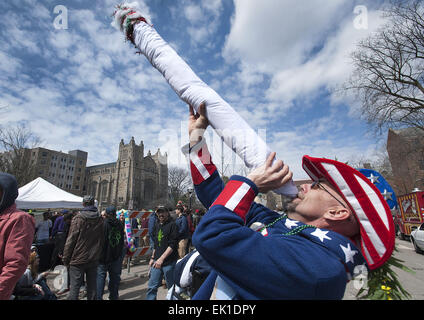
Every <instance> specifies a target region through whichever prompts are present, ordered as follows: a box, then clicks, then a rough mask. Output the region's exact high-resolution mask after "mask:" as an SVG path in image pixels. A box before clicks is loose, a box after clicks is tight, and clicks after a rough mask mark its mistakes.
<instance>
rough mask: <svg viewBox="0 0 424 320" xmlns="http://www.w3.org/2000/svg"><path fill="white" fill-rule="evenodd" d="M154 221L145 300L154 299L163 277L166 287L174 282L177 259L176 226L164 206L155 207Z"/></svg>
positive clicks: (169, 286)
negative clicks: (152, 245) (152, 247)
mask: <svg viewBox="0 0 424 320" xmlns="http://www.w3.org/2000/svg"><path fill="white" fill-rule="evenodd" d="M156 215H157V219H156V223H155V225H154V227H153V234H152V235H153V242H154V249H153V253H152V258H151V259H150V262H149V267H150V279H149V284H148V289H147V296H146V299H147V300H156V296H157V291H158V288H159V287H160V285H161V283H162V278H163V277H165V281H166V286H167V288H168V289H169V288H171V287H172V285H173V284H174V267H175V264H176V262H177V260H178V251H177V250H178V228H177V225H176V224H175V221H174V220H173V219H172V218H171V216H170V213H169V211H168V209H167V208H165V207H164V206H158V207H157V209H156Z"/></svg>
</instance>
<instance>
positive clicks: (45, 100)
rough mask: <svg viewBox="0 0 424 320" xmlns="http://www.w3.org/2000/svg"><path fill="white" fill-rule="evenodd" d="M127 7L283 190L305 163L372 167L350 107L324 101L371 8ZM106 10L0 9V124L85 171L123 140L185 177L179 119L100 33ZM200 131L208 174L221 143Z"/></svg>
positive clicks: (116, 36)
mask: <svg viewBox="0 0 424 320" xmlns="http://www.w3.org/2000/svg"><path fill="white" fill-rule="evenodd" d="M138 2H139V4H140V6H141V7H142V8H143V11H144V12H145V15H146V17H147V18H148V19H149V20H150V21H151V23H153V25H154V27H155V28H156V29H157V31H158V32H159V33H160V34H161V35H162V37H163V38H164V39H165V40H166V41H168V42H169V43H170V44H171V45H172V46H173V47H174V49H175V50H176V51H177V52H178V53H179V54H180V55H181V57H183V59H185V60H186V61H187V63H188V64H189V65H190V66H191V67H192V69H193V70H194V71H195V72H196V73H197V74H198V75H199V76H200V77H201V78H202V79H203V80H204V81H205V82H206V83H208V84H209V85H210V86H211V87H212V88H214V89H215V90H216V91H217V92H218V93H219V94H220V95H221V96H222V97H223V98H224V99H225V100H227V101H228V102H229V103H230V104H231V105H232V106H233V108H234V109H235V110H237V111H238V112H239V113H240V114H241V115H242V116H243V117H244V118H245V119H246V121H247V122H248V123H249V124H250V125H251V126H252V127H253V128H254V129H255V130H258V132H261V135H262V136H263V135H265V138H266V141H267V143H268V144H269V145H270V147H271V148H272V149H274V150H275V151H277V155H278V156H279V157H280V158H282V159H283V160H284V161H285V162H286V163H288V164H289V166H290V167H291V169H292V170H293V172H294V178H295V179H303V178H306V173H304V172H303V170H302V169H301V165H300V164H301V159H302V156H303V155H305V154H307V155H310V156H316V157H327V158H332V159H334V158H337V159H338V160H339V161H352V160H356V159H359V158H373V157H374V153H375V150H376V148H378V146H377V140H376V139H375V138H374V137H372V136H371V135H369V134H368V133H367V128H366V125H365V124H364V123H363V122H361V121H360V120H359V117H358V114H359V111H358V110H359V109H358V108H359V105H358V102H357V101H356V100H355V99H354V97H352V96H351V95H346V96H340V95H337V94H335V93H334V90H335V89H336V88H338V86H340V85H341V84H342V83H343V82H344V81H346V80H347V78H348V76H349V74H350V72H351V71H352V66H351V64H350V62H349V53H350V52H351V51H352V50H353V49H354V48H355V43H356V42H357V41H358V40H360V39H361V38H363V37H366V36H368V35H369V34H371V33H372V32H374V31H375V30H376V29H377V28H378V26H380V25H381V23H382V22H383V20H382V18H381V17H380V12H379V11H378V9H379V5H381V3H380V2H378V1H368V0H364V1H352V0H349V1H348V0H331V1H328V0H296V1H295V0H234V1H233V0H209V1H193V0H177V1H175V0H174V1H171V0H139V1H138ZM116 4H117V1H114V0H105V1H100V0H91V1H83V0H66V1H61V0H37V1H36V0H13V1H2V2H1V3H0V12H1V13H0V15H1V17H0V41H1V43H2V45H1V47H0V106H8V108H7V111H6V112H5V113H2V114H1V115H0V125H1V126H8V125H14V124H17V123H26V124H27V125H28V126H29V127H30V128H31V130H32V131H33V132H34V133H36V134H37V135H38V136H39V137H40V138H41V139H42V140H43V146H44V147H46V148H50V149H54V150H62V151H64V152H68V151H69V150H75V149H80V150H84V151H87V152H88V153H89V159H88V164H89V165H95V164H100V163H108V162H113V161H116V159H117V153H118V145H119V142H120V140H121V138H122V139H124V141H125V142H126V143H128V142H129V140H130V139H131V137H132V136H133V137H134V138H135V140H136V142H137V143H139V142H140V141H141V140H143V141H144V144H145V150H146V153H147V151H148V150H149V149H150V150H151V151H152V153H155V152H156V151H157V149H158V148H160V150H161V151H162V152H165V151H166V152H167V153H168V162H169V164H170V165H178V166H185V165H186V163H185V159H184V157H183V156H182V155H181V153H180V151H179V150H180V147H181V145H182V144H185V143H186V142H187V132H186V119H187V116H188V108H187V106H186V105H185V104H184V103H183V102H182V101H180V100H179V99H178V97H177V95H176V94H175V93H174V92H173V91H172V90H171V88H170V87H169V86H168V84H167V83H166V82H165V80H164V79H163V78H162V76H161V75H160V74H159V72H158V71H157V70H155V69H154V68H153V67H152V66H151V65H150V64H149V63H148V61H147V59H145V57H144V56H140V55H137V54H136V53H135V52H136V50H135V49H134V48H133V47H132V46H131V45H130V44H129V43H126V42H125V41H124V37H123V35H122V34H120V33H119V32H118V31H116V30H115V29H114V28H113V27H112V26H111V25H110V23H111V21H112V18H111V14H112V13H113V11H114V6H115V5H116ZM58 5H63V6H65V7H66V9H67V18H68V25H67V28H66V29H58V28H56V27H55V24H54V22H55V19H57V17H58V16H59V12H57V13H55V12H54V9H55V8H56V7H57V6H58ZM357 6H363V8H366V9H367V20H366V22H367V28H365V29H364V28H358V25H357V24H355V23H358V20H357V19H358V16H359V15H358V14H357V13H355V8H357ZM61 14H63V12H61ZM361 17H364V16H361ZM355 19H356V20H355ZM56 22H58V20H56ZM59 22H62V23H63V22H64V21H63V20H61V21H59ZM362 22H363V20H362ZM56 26H57V24H56ZM361 26H362V27H364V24H362V25H361ZM209 130H211V129H209ZM209 130H208V134H207V137H208V139H209V141H210V144H211V149H212V154H213V157H214V159H215V162H216V163H220V144H219V139H216V136H215V135H214V134H213V132H209ZM224 158H225V163H226V174H231V173H233V172H232V171H233V170H236V171H237V170H238V169H239V167H238V165H237V164H236V165H233V164H232V161H234V157H232V155H231V152H230V150H229V149H225V157H224ZM237 163H238V164H239V163H240V161H238V162H237Z"/></svg>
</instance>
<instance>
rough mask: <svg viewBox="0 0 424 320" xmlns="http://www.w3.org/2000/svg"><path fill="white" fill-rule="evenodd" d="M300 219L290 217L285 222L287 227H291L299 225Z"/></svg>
mask: <svg viewBox="0 0 424 320" xmlns="http://www.w3.org/2000/svg"><path fill="white" fill-rule="evenodd" d="M298 223H299V221H294V220H290V219H289V218H287V219H286V222H285V223H284V224H285V225H286V227H287V228H289V229H291V228H293V227H297V224H298Z"/></svg>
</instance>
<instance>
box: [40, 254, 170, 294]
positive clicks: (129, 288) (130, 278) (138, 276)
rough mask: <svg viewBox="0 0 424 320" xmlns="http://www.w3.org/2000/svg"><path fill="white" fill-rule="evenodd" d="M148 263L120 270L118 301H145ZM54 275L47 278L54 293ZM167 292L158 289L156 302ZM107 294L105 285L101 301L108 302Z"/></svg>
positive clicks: (145, 261) (144, 261)
mask: <svg viewBox="0 0 424 320" xmlns="http://www.w3.org/2000/svg"><path fill="white" fill-rule="evenodd" d="M148 270H149V268H148V261H147V260H141V261H140V262H139V263H137V264H136V265H132V264H130V268H129V272H128V268H125V269H123V270H122V274H121V284H120V286H119V299H120V300H145V298H146V293H147V283H148V281H149V279H148V277H147V273H148ZM55 277H56V275H49V276H48V277H47V281H48V284H49V286H50V288H51V289H52V290H53V291H54V288H55V286H54V283H53V281H54V279H55ZM167 292H168V290H167V289H166V288H165V287H163V286H162V287H160V288H159V290H158V297H157V299H158V300H166V294H167ZM108 296H109V292H108V290H107V285H106V286H105V293H104V295H103V300H108ZM66 297H67V293H65V294H63V295H59V296H58V299H59V300H66ZM80 298H81V300H86V298H85V297H83V295H82V294H81V295H80Z"/></svg>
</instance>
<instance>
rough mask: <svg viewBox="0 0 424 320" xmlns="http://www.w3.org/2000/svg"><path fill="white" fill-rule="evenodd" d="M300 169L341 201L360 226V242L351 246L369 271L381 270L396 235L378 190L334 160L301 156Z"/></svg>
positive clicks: (392, 247) (365, 179) (392, 246)
mask: <svg viewBox="0 0 424 320" xmlns="http://www.w3.org/2000/svg"><path fill="white" fill-rule="evenodd" d="M302 167H303V169H304V170H305V171H306V173H307V174H308V175H309V176H310V177H311V179H312V180H314V181H317V180H320V179H325V180H327V181H328V182H329V183H330V184H331V185H332V186H333V187H334V188H335V190H337V191H338V193H339V194H340V195H341V196H342V197H343V198H344V200H345V201H346V203H347V204H348V205H349V207H350V209H351V210H352V211H353V212H354V214H355V216H356V218H357V221H358V222H359V227H360V239H359V241H354V242H355V243H358V246H359V247H360V248H361V251H362V254H363V256H364V258H365V260H366V261H367V263H368V266H369V268H370V269H371V270H373V269H376V268H378V267H380V266H382V265H383V264H384V263H385V262H386V261H387V260H388V259H389V258H390V256H391V255H392V252H393V249H394V245H395V231H394V223H393V218H392V214H391V212H390V208H389V206H388V204H387V202H386V201H385V200H384V198H383V196H382V195H381V192H380V191H379V190H378V189H377V187H375V186H374V185H373V184H372V183H371V182H370V181H369V180H368V179H367V178H366V177H365V176H364V175H363V174H362V173H360V172H359V171H357V170H355V169H353V168H351V167H350V166H348V165H346V164H344V163H342V162H338V161H335V160H330V159H322V158H313V157H309V156H304V157H303V161H302ZM352 240H355V239H352Z"/></svg>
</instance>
